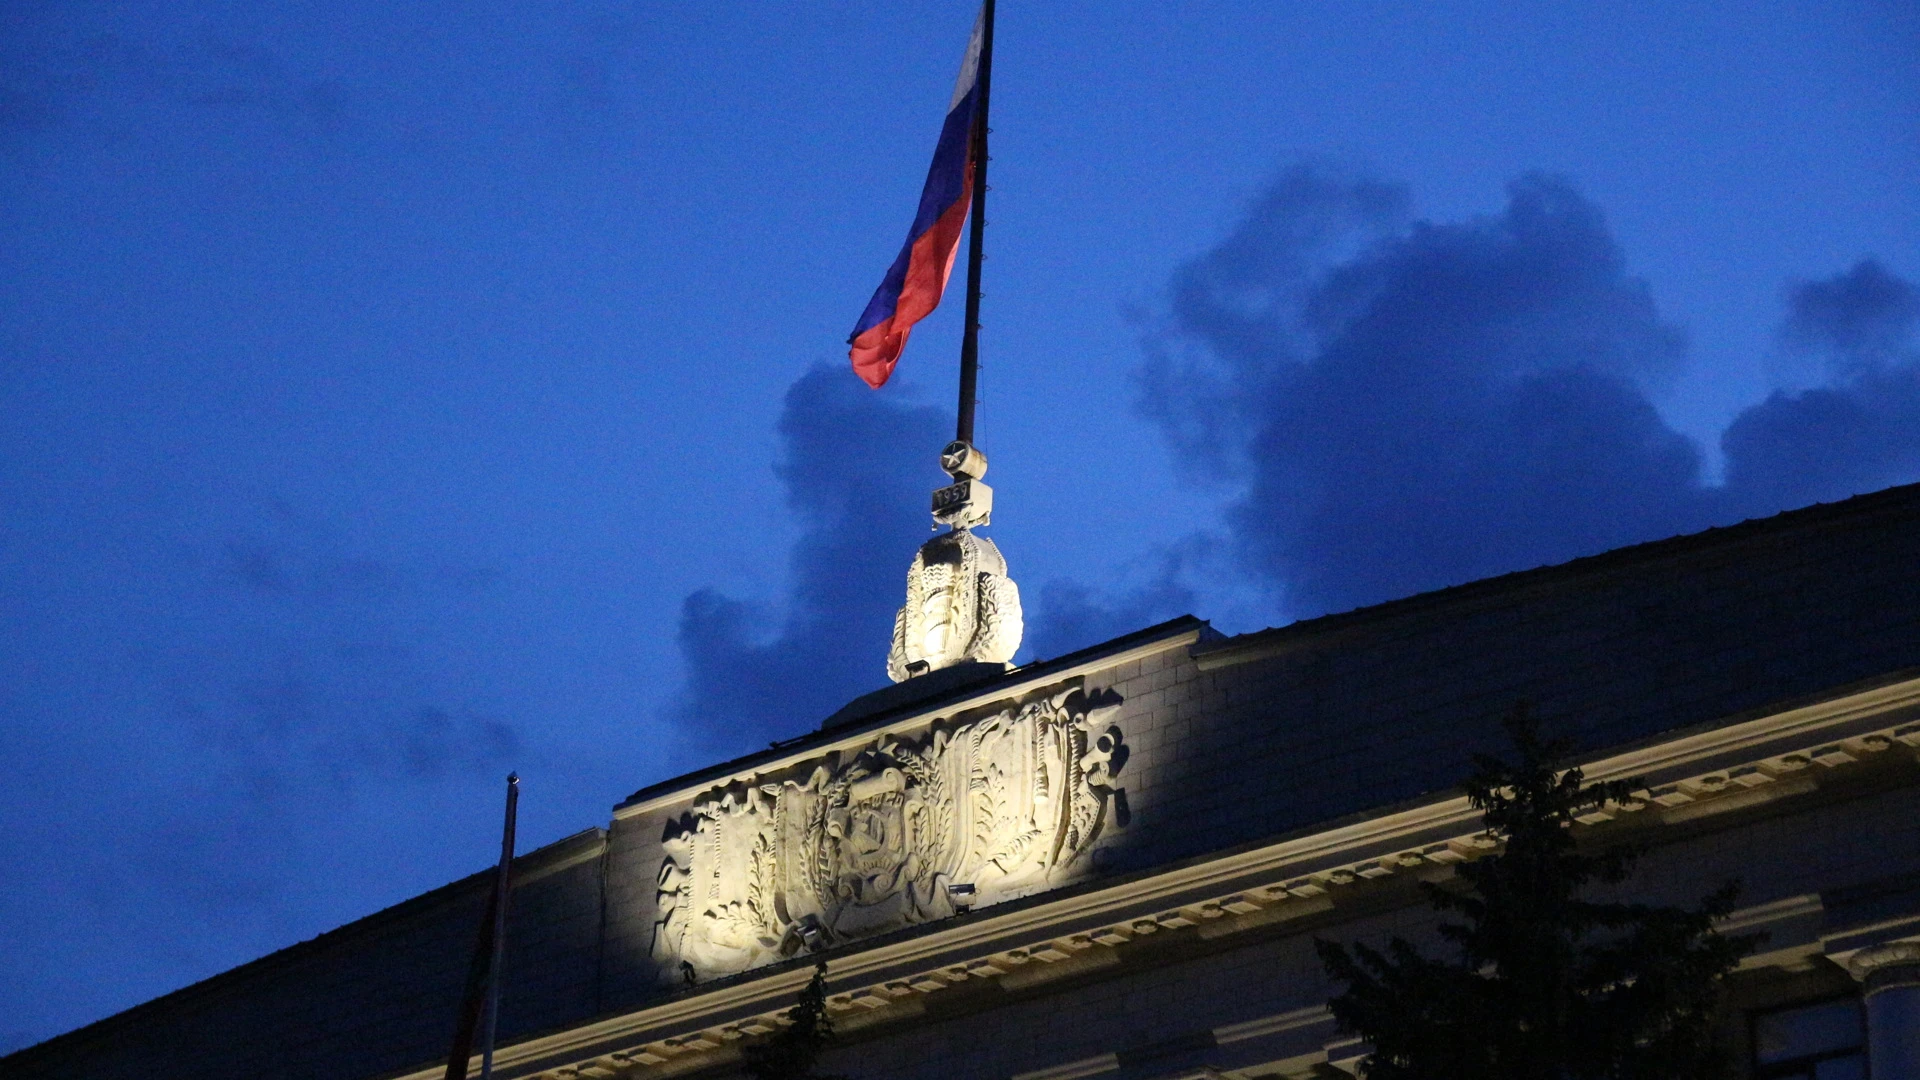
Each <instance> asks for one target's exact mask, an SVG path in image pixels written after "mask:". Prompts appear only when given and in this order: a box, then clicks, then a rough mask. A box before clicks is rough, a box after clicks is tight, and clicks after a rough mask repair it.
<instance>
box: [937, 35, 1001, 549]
mask: <svg viewBox="0 0 1920 1080" xmlns="http://www.w3.org/2000/svg"><path fill="white" fill-rule="evenodd" d="M993 4H994V0H985V2H984V3H982V4H981V6H980V24H981V26H980V60H979V67H978V68H977V69H976V71H977V74H976V75H975V78H976V79H977V80H978V81H977V82H976V83H975V88H976V89H975V93H977V94H978V95H979V96H980V103H979V108H978V109H977V110H976V111H975V113H974V121H973V130H972V131H971V132H969V133H968V138H969V141H970V142H971V146H970V147H969V148H968V155H969V156H970V157H971V158H972V160H973V192H972V198H971V203H972V206H971V209H970V211H969V212H970V213H971V215H972V221H971V222H970V224H969V227H970V230H971V231H970V232H969V233H968V236H967V314H966V329H965V330H964V331H962V333H961V337H960V407H959V409H958V410H957V412H956V415H955V420H954V426H953V442H951V443H949V444H948V445H947V448H946V449H945V450H942V451H941V452H940V468H941V469H942V470H944V471H945V472H946V474H947V475H948V476H950V477H952V478H953V483H952V484H949V485H948V486H946V487H943V488H941V489H940V490H938V491H935V492H934V493H933V518H934V520H935V521H938V522H940V523H941V524H943V525H948V526H951V527H953V528H955V529H966V528H971V527H973V526H976V525H985V524H987V523H989V522H990V521H992V519H993V489H991V488H989V487H987V485H985V484H983V483H981V482H980V478H981V477H983V476H985V475H986V474H987V456H986V455H985V454H983V453H981V452H980V451H979V449H978V448H976V447H975V446H974V445H973V412H974V406H975V405H976V404H978V401H977V398H978V391H977V387H978V386H979V382H980V297H981V291H980V264H981V262H982V260H984V259H985V258H986V250H985V243H986V236H987V131H988V128H987V105H988V104H989V102H990V101H991V100H992V92H993Z"/></svg>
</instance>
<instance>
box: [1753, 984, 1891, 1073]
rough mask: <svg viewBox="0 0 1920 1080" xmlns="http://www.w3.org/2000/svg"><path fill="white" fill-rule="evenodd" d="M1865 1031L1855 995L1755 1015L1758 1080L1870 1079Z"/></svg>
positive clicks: (1755, 1050) (1754, 1053)
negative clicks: (1868, 1076) (1868, 1075)
mask: <svg viewBox="0 0 1920 1080" xmlns="http://www.w3.org/2000/svg"><path fill="white" fill-rule="evenodd" d="M1866 1042H1867V1032H1866V1024H1865V1023H1864V1021H1863V1019H1862V1017H1861V1014H1860V1002H1859V1001H1858V1000H1857V999H1855V998H1843V999H1842V1000H1839V1001H1826V1002H1822V1003H1820V1004H1818V1005H1802V1006H1797V1007H1795V1008H1791V1009H1780V1010H1777V1011H1775V1012H1768V1013H1760V1014H1759V1015H1757V1016H1755V1017H1754V1018H1753V1066H1754V1067H1753V1075H1754V1077H1755V1078H1756V1080H1866V1077H1867V1053H1866Z"/></svg>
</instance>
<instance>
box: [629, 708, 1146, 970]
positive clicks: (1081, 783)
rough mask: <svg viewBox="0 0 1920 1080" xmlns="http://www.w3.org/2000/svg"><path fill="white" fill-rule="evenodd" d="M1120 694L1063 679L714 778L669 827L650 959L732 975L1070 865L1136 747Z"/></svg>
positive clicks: (982, 899) (926, 916)
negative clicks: (967, 711)
mask: <svg viewBox="0 0 1920 1080" xmlns="http://www.w3.org/2000/svg"><path fill="white" fill-rule="evenodd" d="M1118 706H1119V700H1118V698H1117V697H1114V696H1113V695H1111V694H1110V693H1109V694H1108V695H1107V699H1105V700H1101V701H1098V702H1095V701H1091V700H1089V698H1088V696H1087V695H1086V693H1085V692H1084V691H1083V690H1081V689H1080V688H1078V687H1075V688H1071V689H1064V690H1055V691H1052V692H1049V693H1047V694H1045V695H1043V696H1041V697H1038V698H1036V699H1034V700H1031V701H1028V702H1027V703H1025V704H1022V705H1018V706H1013V707H1009V708H1007V709H1004V710H1002V711H1000V712H998V713H995V714H993V715H991V716H987V717H985V718H982V719H978V720H972V721H968V722H965V723H960V724H949V723H945V722H940V721H936V722H935V723H934V725H933V726H932V728H931V729H930V730H929V731H928V732H927V733H926V734H925V735H924V736H922V737H921V738H918V739H916V740H905V739H896V738H891V737H883V738H881V739H880V740H879V741H877V742H876V743H875V744H873V745H872V746H869V747H867V748H865V749H862V750H860V751H858V752H856V753H854V754H852V755H851V756H848V757H845V758H841V757H839V756H838V755H830V756H829V757H828V758H827V759H826V760H825V761H824V762H823V763H822V764H820V765H818V766H817V767H815V768H814V769H813V770H812V772H811V774H810V775H808V776H807V777H806V778H805V779H804V780H799V779H787V780H783V781H780V782H777V783H766V782H760V781H759V780H758V778H748V779H747V780H745V781H739V782H735V783H733V784H730V785H728V786H726V787H724V788H719V789H716V790H714V791H712V792H710V793H708V794H707V795H706V796H705V797H703V798H702V799H701V800H700V801H699V802H698V803H696V804H695V806H694V808H693V810H692V811H691V812H690V813H688V814H685V815H682V817H681V818H680V819H678V820H677V821H675V822H673V823H671V824H670V825H669V826H668V829H667V836H666V838H665V840H666V848H667V858H666V860H665V861H664V862H663V863H662V865H661V868H660V879H659V881H660V893H659V907H658V912H659V918H658V922H657V924H656V926H655V934H654V945H653V951H654V955H655V957H656V959H659V960H662V961H665V962H666V963H665V965H664V969H665V970H667V971H669V972H670V971H671V969H672V968H673V967H674V962H675V961H678V962H683V963H686V964H691V965H692V967H693V969H694V970H695V971H697V972H698V973H699V974H700V975H701V976H703V977H710V976H713V975H723V974H730V973H732V972H736V971H744V970H747V969H748V968H752V967H757V966H759V965H760V964H764V963H768V962H771V961H773V960H777V959H780V958H781V957H783V956H789V955H792V954H793V953H794V952H796V951H797V950H798V949H800V948H801V947H802V946H803V945H805V946H808V947H819V946H822V945H827V944H831V943H834V942H837V941H843V940H846V939H849V938H857V937H864V936H867V935H870V934H877V933H882V932H885V931H888V930H894V929H898V928H900V927H904V926H911V925H913V924H916V923H922V922H927V921H930V920H933V919H940V918H945V917H946V916H949V915H952V914H954V912H955V911H957V910H960V909H962V908H965V907H976V906H985V905H988V904H992V903H997V902H999V901H1003V900H1009V899H1013V898H1015V897H1018V896H1024V895H1027V894H1029V893H1033V892H1038V891H1040V890H1041V889H1044V888H1047V887H1049V886H1051V885H1054V884H1057V883H1059V882H1061V881H1062V880H1065V879H1066V877H1067V876H1068V872H1069V868H1070V867H1071V866H1072V864H1073V863H1074V861H1075V860H1076V859H1077V858H1078V857H1079V856H1080V855H1081V854H1082V853H1083V852H1084V851H1086V849H1087V847H1088V845H1090V844H1091V843H1092V842H1093V839H1094V837H1095V836H1097V835H1098V834H1099V832H1100V828H1101V826H1102V824H1103V823H1104V820H1105V817H1106V808H1107V802H1108V799H1109V797H1110V796H1111V795H1112V794H1113V792H1114V791H1115V790H1116V788H1115V783H1114V774H1115V773H1117V772H1118V771H1119V769H1120V767H1121V766H1122V765H1123V764H1124V763H1125V761H1126V755H1127V750H1126V747H1125V746H1124V745H1123V743H1122V741H1121V734H1120V729H1119V728H1117V727H1113V726H1111V725H1110V724H1109V723H1108V722H1107V721H1108V720H1109V719H1111V717H1112V715H1113V713H1114V712H1115V711H1116V710H1117V709H1118Z"/></svg>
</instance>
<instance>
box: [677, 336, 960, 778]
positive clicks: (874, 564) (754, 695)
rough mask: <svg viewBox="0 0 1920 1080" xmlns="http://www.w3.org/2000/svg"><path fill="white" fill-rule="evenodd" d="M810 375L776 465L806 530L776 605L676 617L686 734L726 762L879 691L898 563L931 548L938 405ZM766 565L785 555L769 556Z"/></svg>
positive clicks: (843, 377)
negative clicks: (787, 586)
mask: <svg viewBox="0 0 1920 1080" xmlns="http://www.w3.org/2000/svg"><path fill="white" fill-rule="evenodd" d="M899 400H900V399H899V397H898V394H897V393H896V392H888V393H876V392H874V391H872V390H869V389H868V388H867V387H866V386H864V385H863V384H861V383H860V381H859V380H858V379H856V378H854V377H853V376H852V374H850V373H849V372H846V371H844V370H841V369H839V368H829V367H825V366H822V367H816V368H814V369H813V370H812V371H809V372H808V373H807V374H806V375H804V376H802V377H801V378H800V379H799V381H797V382H795V383H794V384H793V386H792V387H791V388H790V389H789V390H788V391H787V398H786V405H785V408H784V410H783V411H782V413H781V416H780V437H781V441H782V444H783V451H782V454H783V456H782V460H781V462H780V465H779V467H778V472H779V475H780V479H781V481H782V482H783V483H784V484H785V485H786V489H787V502H788V505H789V506H790V507H791V508H792V510H793V512H794V513H795V515H796V516H798V518H799V520H800V522H801V528H802V532H801V535H800V539H799V541H798V543H796V544H795V546H794V548H793V551H792V553H791V555H790V556H787V558H788V563H789V567H790V581H791V586H790V591H789V595H788V599H787V602H786V604H785V607H784V610H780V611H776V610H775V609H774V608H772V607H771V606H768V605H764V604H757V603H750V602H746V601H741V600H736V599H733V598H730V597H727V596H723V595H721V594H720V593H718V592H715V591H713V590H711V589H708V590H702V591H701V592H698V593H695V594H693V595H692V596H689V597H688V598H687V600H686V602H685V604H684V605H683V607H682V609H681V615H680V646H681V650H682V653H683V655H684V657H685V660H686V665H687V687H686V691H685V694H684V696H683V699H682V701H681V703H680V704H679V705H678V707H677V708H676V714H677V718H678V719H679V720H680V721H682V723H683V724H684V726H685V728H686V730H687V732H688V734H689V736H690V737H691V738H693V739H695V740H696V741H699V742H701V743H703V744H705V745H706V746H707V747H709V748H711V749H713V750H715V751H718V752H722V753H742V752H745V751H747V750H750V749H753V748H754V747H756V746H758V745H760V744H763V743H764V742H766V741H767V740H768V739H772V738H783V737H787V736H792V735H796V734H799V733H801V732H804V731H806V730H808V729H810V728H811V727H813V726H814V725H817V724H818V723H819V722H820V721H821V720H822V719H824V718H825V717H826V716H827V715H828V714H830V713H832V712H833V711H834V710H835V709H837V708H839V707H840V706H841V705H843V704H845V703H846V702H847V700H848V699H850V698H852V697H855V696H857V695H859V694H861V693H864V692H866V691H868V690H873V689H877V688H879V687H881V686H884V685H886V681H887V680H886V648H887V642H888V641H890V640H891V638H892V635H893V616H894V612H895V611H896V610H897V609H898V608H899V606H900V600H901V597H902V596H904V595H905V585H906V571H907V565H908V563H909V562H910V561H911V559H912V557H913V552H914V550H915V549H916V548H917V547H918V546H919V545H920V544H922V543H924V542H925V541H926V539H927V535H928V533H927V530H928V525H929V524H930V519H929V518H928V516H927V496H928V493H929V492H930V491H932V489H933V488H935V487H937V486H939V484H940V483H941V482H942V481H943V480H944V477H943V476H942V475H941V473H940V471H939V469H938V467H937V459H938V455H939V451H940V447H941V446H942V445H944V443H945V440H946V437H947V427H946V426H947V424H948V423H949V422H950V421H949V420H948V419H947V417H946V415H945V414H944V413H942V412H941V411H940V410H938V409H933V408H923V407H914V406H911V405H905V404H900V403H899ZM765 554H766V557H767V558H768V559H770V560H776V559H779V558H781V557H782V553H776V552H767V553H765Z"/></svg>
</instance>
